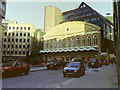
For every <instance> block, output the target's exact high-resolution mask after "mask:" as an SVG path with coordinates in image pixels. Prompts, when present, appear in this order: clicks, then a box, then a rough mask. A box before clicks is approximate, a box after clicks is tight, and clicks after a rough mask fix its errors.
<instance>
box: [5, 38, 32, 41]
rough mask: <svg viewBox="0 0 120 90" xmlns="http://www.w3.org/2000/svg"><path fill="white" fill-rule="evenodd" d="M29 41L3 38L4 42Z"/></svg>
mask: <svg viewBox="0 0 120 90" xmlns="http://www.w3.org/2000/svg"><path fill="white" fill-rule="evenodd" d="M11 41H12V42H30V39H6V38H4V42H11Z"/></svg>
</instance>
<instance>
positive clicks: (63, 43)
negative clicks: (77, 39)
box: [62, 39, 65, 48]
mask: <svg viewBox="0 0 120 90" xmlns="http://www.w3.org/2000/svg"><path fill="white" fill-rule="evenodd" d="M62 47H63V48H65V39H63V41H62Z"/></svg>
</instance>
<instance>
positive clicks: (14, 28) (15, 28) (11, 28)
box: [5, 26, 31, 30]
mask: <svg viewBox="0 0 120 90" xmlns="http://www.w3.org/2000/svg"><path fill="white" fill-rule="evenodd" d="M7 28H8V29H9V30H30V29H31V28H30V27H15V26H13V27H12V26H9V27H7V26H5V30H7Z"/></svg>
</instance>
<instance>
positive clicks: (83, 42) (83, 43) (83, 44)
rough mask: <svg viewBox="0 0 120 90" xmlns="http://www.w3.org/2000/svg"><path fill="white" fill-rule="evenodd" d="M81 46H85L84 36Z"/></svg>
mask: <svg viewBox="0 0 120 90" xmlns="http://www.w3.org/2000/svg"><path fill="white" fill-rule="evenodd" d="M82 46H85V37H84V36H83V37H82Z"/></svg>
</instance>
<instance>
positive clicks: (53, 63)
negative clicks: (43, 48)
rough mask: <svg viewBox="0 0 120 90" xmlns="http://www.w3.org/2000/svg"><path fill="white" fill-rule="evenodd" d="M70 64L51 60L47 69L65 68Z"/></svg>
mask: <svg viewBox="0 0 120 90" xmlns="http://www.w3.org/2000/svg"><path fill="white" fill-rule="evenodd" d="M67 63H68V62H67V61H64V60H50V61H48V62H47V65H46V66H47V69H48V70H49V69H59V68H63V67H64V66H65V65H66V64H67Z"/></svg>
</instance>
